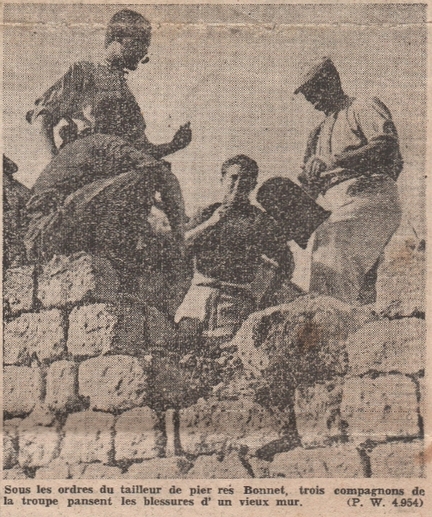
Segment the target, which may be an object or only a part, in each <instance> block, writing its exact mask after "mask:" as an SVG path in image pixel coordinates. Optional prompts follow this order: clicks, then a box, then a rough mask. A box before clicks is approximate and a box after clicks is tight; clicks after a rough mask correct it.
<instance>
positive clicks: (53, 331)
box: [4, 309, 66, 364]
mask: <svg viewBox="0 0 432 517" xmlns="http://www.w3.org/2000/svg"><path fill="white" fill-rule="evenodd" d="M65 351H66V340H65V330H64V323H63V315H62V313H61V312H60V311H59V310H58V309H52V310H49V311H42V312H39V313H34V314H32V313H25V314H21V316H19V317H18V318H16V319H15V320H12V321H10V322H9V323H6V325H5V327H4V362H5V364H23V363H26V362H27V361H28V359H29V357H31V356H32V355H36V357H37V359H38V360H39V361H52V360H54V359H57V358H59V357H61V355H62V354H64V352H65Z"/></svg>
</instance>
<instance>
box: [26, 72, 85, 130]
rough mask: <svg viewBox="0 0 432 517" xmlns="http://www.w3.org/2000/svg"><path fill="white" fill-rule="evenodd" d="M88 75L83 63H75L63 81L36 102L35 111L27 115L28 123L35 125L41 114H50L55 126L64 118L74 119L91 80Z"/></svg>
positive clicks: (58, 82)
mask: <svg viewBox="0 0 432 517" xmlns="http://www.w3.org/2000/svg"><path fill="white" fill-rule="evenodd" d="M87 75H88V74H86V69H85V66H83V64H82V63H74V64H73V65H72V66H71V67H70V68H69V70H68V71H67V72H66V73H65V75H64V76H63V77H62V78H61V79H59V80H58V81H57V82H56V83H55V84H53V86H51V88H49V89H48V90H47V91H46V92H45V93H44V94H43V95H42V96H41V97H39V98H38V99H37V100H36V102H35V105H34V108H33V110H31V111H29V112H28V113H27V117H26V118H27V120H28V122H30V123H33V122H34V120H35V119H36V118H37V117H38V116H39V115H40V114H41V113H46V114H49V115H50V116H51V118H52V123H53V124H54V125H55V124H57V123H58V122H59V121H60V120H61V119H62V118H64V117H72V115H73V114H74V112H76V111H77V109H78V107H79V102H80V99H81V98H82V95H83V92H84V91H85V89H86V83H87V82H88V80H89V78H88V77H87Z"/></svg>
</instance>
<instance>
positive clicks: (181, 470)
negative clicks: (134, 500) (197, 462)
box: [123, 456, 192, 479]
mask: <svg viewBox="0 0 432 517" xmlns="http://www.w3.org/2000/svg"><path fill="white" fill-rule="evenodd" d="M191 466H192V463H191V462H190V461H189V460H187V459H186V458H183V457H181V456H176V457H172V458H157V459H154V460H147V461H143V462H142V463H134V464H133V465H131V467H130V468H129V470H128V471H127V473H126V474H123V477H124V478H127V479H183V478H185V477H186V473H187V471H188V470H189V469H190V468H191Z"/></svg>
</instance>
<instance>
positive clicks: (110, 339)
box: [67, 303, 148, 357]
mask: <svg viewBox="0 0 432 517" xmlns="http://www.w3.org/2000/svg"><path fill="white" fill-rule="evenodd" d="M147 343H148V333H147V322H146V316H145V312H144V310H143V307H142V306H141V305H139V304H130V303H119V304H116V305H114V304H106V303H97V304H93V305H84V306H82V307H76V308H74V309H73V310H72V312H71V314H70V316H69V335H68V343H67V344H68V350H69V352H70V353H71V354H73V355H74V356H75V357H92V356H96V355H100V354H106V353H108V352H111V353H112V352H118V353H127V354H132V355H139V354H141V353H142V352H143V351H144V350H145V347H146V345H147Z"/></svg>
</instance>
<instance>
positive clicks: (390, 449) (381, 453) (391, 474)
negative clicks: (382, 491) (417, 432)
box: [370, 440, 425, 478]
mask: <svg viewBox="0 0 432 517" xmlns="http://www.w3.org/2000/svg"><path fill="white" fill-rule="evenodd" d="M424 453H425V444H424V441H423V440H414V441H412V442H408V443H404V442H391V443H385V444H382V445H377V446H376V447H375V448H374V449H373V451H372V452H371V453H370V463H371V471H372V477H376V478H420V477H424V476H425V465H424Z"/></svg>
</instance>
